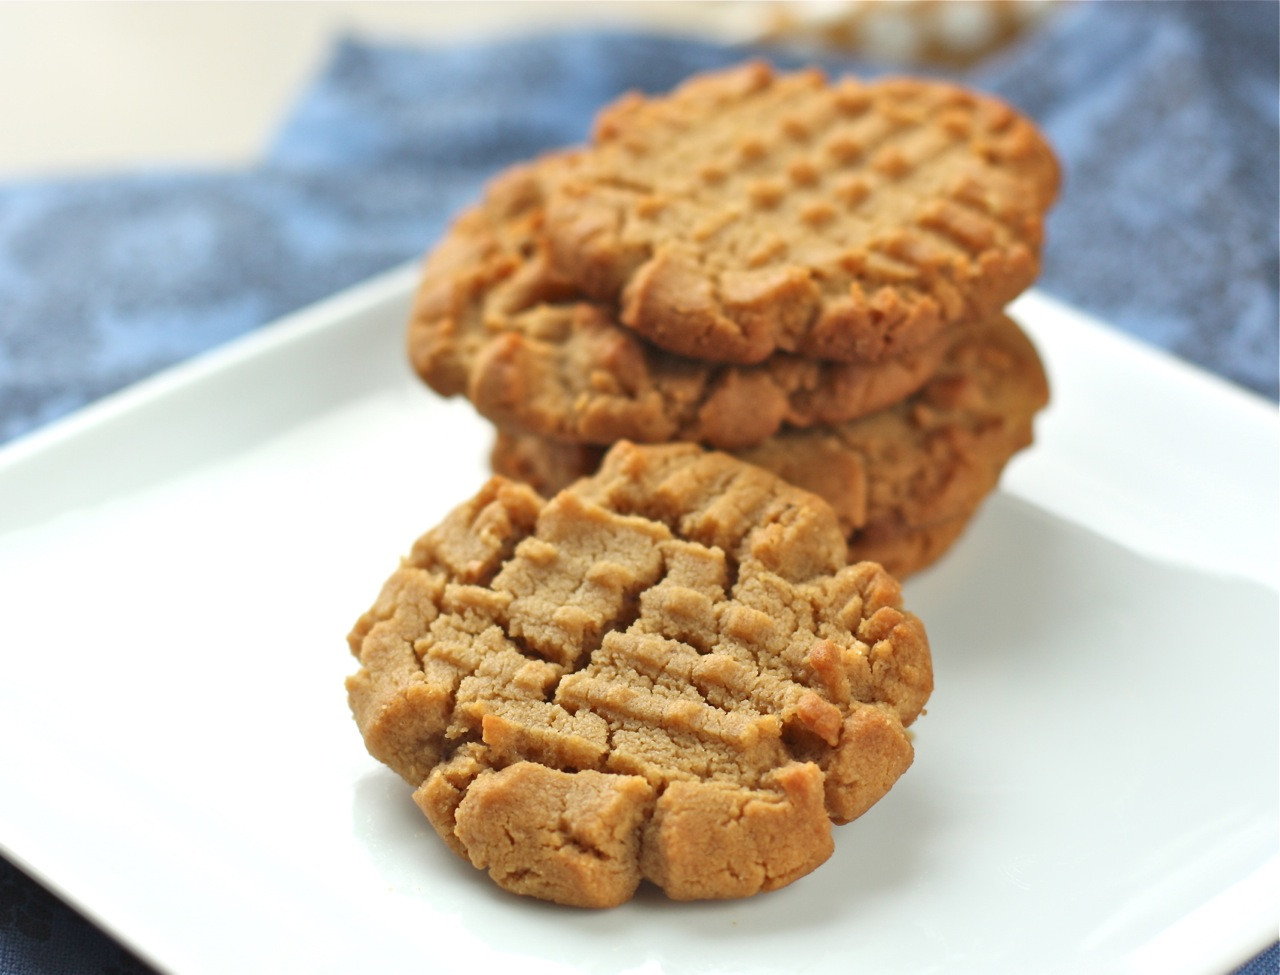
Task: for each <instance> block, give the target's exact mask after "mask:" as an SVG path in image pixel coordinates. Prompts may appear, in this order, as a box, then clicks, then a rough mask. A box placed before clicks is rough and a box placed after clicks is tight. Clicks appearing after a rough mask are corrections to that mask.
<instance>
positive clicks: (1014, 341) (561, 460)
mask: <svg viewBox="0 0 1280 975" xmlns="http://www.w3.org/2000/svg"><path fill="white" fill-rule="evenodd" d="M1048 398H1049V388H1048V379H1047V377H1046V375H1045V372H1044V367H1043V365H1042V363H1041V361H1040V357H1039V355H1038V354H1037V352H1036V349H1035V347H1034V346H1033V345H1032V343H1031V341H1030V339H1028V338H1027V336H1026V334H1025V333H1024V332H1023V331H1022V330H1021V328H1019V327H1018V325H1017V323H1016V322H1014V321H1013V320H1012V319H1010V318H1008V317H1007V316H1005V315H996V316H993V317H992V318H990V319H988V320H987V321H986V322H983V323H982V324H981V325H975V326H972V327H970V328H967V329H964V330H963V331H961V332H958V333H957V335H956V336H955V337H954V338H953V339H952V341H951V343H950V348H949V350H948V352H947V355H946V357H945V358H944V360H943V364H942V366H941V367H940V368H939V370H938V371H937V373H936V374H935V375H934V376H933V377H932V378H931V379H930V380H929V381H928V382H927V383H926V384H925V385H924V386H923V387H922V388H921V389H920V390H919V391H918V392H917V393H915V394H914V395H913V396H911V397H910V398H908V399H906V400H904V401H903V402H901V403H897V404H895V405H893V406H890V407H888V408H886V409H884V410H881V411H879V412H877V413H875V414H872V415H870V416H865V417H861V418H859V419H857V420H850V421H847V422H845V423H839V424H832V425H826V426H816V427H810V428H806V429H803V430H786V431H784V432H782V433H779V434H777V435H775V436H773V437H770V438H769V439H767V440H765V441H764V442H762V443H760V444H756V445H753V446H750V447H746V448H743V449H740V450H735V451H733V455H734V456H735V457H738V458H739V459H741V460H744V461H747V462H749V463H751V464H754V465H756V466H759V467H763V468H765V469H766V470H769V471H771V472H773V473H774V474H777V475H778V476H779V477H781V478H783V479H784V480H786V481H789V482H791V483H792V484H795V485H797V486H798V487H801V488H804V489H805V490H808V491H812V492H813V493H814V494H816V495H818V496H819V497H821V498H823V500H825V501H826V502H827V503H828V504H830V505H831V506H832V508H833V509H834V510H835V513H836V516H837V518H838V519H839V523H840V527H841V530H842V531H843V532H844V533H845V535H846V537H847V538H848V541H849V545H850V555H851V557H853V558H855V559H865V560H870V561H874V562H879V563H880V564H881V565H883V566H884V567H885V568H886V569H888V570H889V571H890V572H891V573H893V574H894V575H895V576H897V577H899V578H902V577H904V576H906V575H909V574H911V573H913V572H917V571H919V570H921V569H923V568H925V567H926V566H928V565H930V564H932V563H933V562H934V561H935V560H936V559H938V558H939V557H940V556H941V555H942V554H944V553H945V552H946V550H947V548H948V547H949V546H950V545H951V544H952V543H953V542H954V541H955V540H956V539H957V538H959V537H960V535H961V534H962V532H963V531H964V528H965V526H966V524H967V523H968V522H969V520H970V519H971V518H972V516H973V514H974V513H975V512H976V511H977V509H978V508H979V506H980V505H981V503H982V501H983V500H984V499H985V498H986V497H987V496H988V495H989V494H990V493H991V492H992V491H993V490H994V489H995V487H996V485H997V484H998V483H999V480H1000V476H1001V474H1002V473H1003V471H1004V468H1005V466H1006V465H1007V464H1008V462H1009V460H1010V459H1011V458H1012V457H1013V456H1014V455H1015V454H1017V452H1018V451H1020V450H1022V449H1024V448H1025V447H1027V446H1029V445H1030V444H1031V442H1032V439H1033V433H1034V430H1033V424H1034V420H1035V417H1036V415H1037V414H1038V413H1039V411H1040V410H1041V409H1043V408H1044V406H1045V405H1046V404H1047V402H1048ZM603 453H604V452H603V450H602V449H601V448H597V447H592V446H589V445H575V444H564V443H558V442H556V441H553V440H549V439H546V438H539V437H532V436H527V435H521V434H516V433H512V432H511V431H500V432H499V434H498V437H497V440H496V442H495V443H494V447H493V450H492V453H491V464H492V467H493V470H494V471H495V472H496V473H498V474H502V475H504V476H506V477H511V478H514V479H517V480H521V481H525V482H526V483H528V484H531V485H532V486H533V487H534V488H535V489H536V490H538V491H542V492H544V493H554V492H555V491H558V490H560V489H562V488H564V487H565V486H567V485H569V484H571V483H573V482H574V481H576V480H577V479H578V478H580V477H585V476H588V475H590V474H592V473H593V472H594V471H595V470H596V468H597V467H598V466H599V464H600V460H601V458H602V457H603Z"/></svg>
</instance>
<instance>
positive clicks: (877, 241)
mask: <svg viewBox="0 0 1280 975" xmlns="http://www.w3.org/2000/svg"><path fill="white" fill-rule="evenodd" d="M1058 185H1059V167H1058V164H1057V161H1056V159H1055V158H1054V155H1053V153H1052V151H1051V150H1050V148H1049V146H1048V145H1047V143H1046V142H1045V140H1044V139H1043V138H1042V137H1041V135H1040V133H1039V132H1038V130H1037V129H1036V127H1035V126H1034V125H1033V124H1032V123H1031V122H1030V121H1029V120H1028V119H1026V118H1025V117H1023V116H1022V115H1020V114H1019V113H1018V112H1016V111H1014V110H1013V109H1012V108H1010V107H1009V106H1008V105H1006V104H1005V103H1003V102H1001V101H998V100H997V99H995V98H992V97H989V96H986V95H983V94H980V93H978V92H975V91H972V90H969V89H966V88H962V87H959V86H956V85H952V84H946V83H943V82H939V81H930V80H924V79H918V78H886V79H878V80H871V81H859V80H856V79H853V78H842V79H839V80H836V81H832V80H828V78H827V77H826V76H825V75H824V74H822V73H821V72H819V71H817V70H807V71H800V72H796V73H791V74H783V73H778V72H776V71H774V70H773V69H772V68H770V67H769V66H768V65H766V64H764V63H761V62H752V63H747V64H744V65H740V66H737V67H734V68H731V69H728V70H725V71H720V72H712V73H707V74H703V75H698V76H695V77H694V78H692V79H690V80H688V81H686V82H685V83H684V84H682V85H680V86H679V87H677V88H676V89H674V90H673V91H672V92H671V93H669V94H667V95H664V96H658V97H645V96H642V95H639V94H632V95H628V96H624V97H623V98H621V99H619V100H618V101H617V102H615V103H614V104H613V105H611V106H609V107H607V108H606V109H605V110H604V111H602V112H601V114H600V116H599V117H598V119H597V123H596V126H595V131H594V136H593V138H592V141H591V143H590V145H589V146H588V147H587V148H586V149H585V150H584V151H583V153H582V155H581V158H580V160H579V163H578V165H577V166H576V167H575V171H574V173H573V174H572V175H571V176H570V177H569V178H567V179H565V180H562V181H560V183H559V184H558V186H557V187H556V191H555V193H554V194H552V195H551V197H550V199H549V200H548V202H547V207H546V210H547V227H546V234H547V239H548V241H549V244H550V251H551V257H552V262H553V264H554V265H555V267H556V268H557V269H558V270H559V271H560V272H562V273H563V274H564V275H565V276H566V277H567V278H568V279H569V280H571V281H572V282H573V283H574V284H575V285H576V286H577V287H578V288H580V289H581V290H582V291H583V292H584V293H585V294H587V295H588V296H590V297H591V298H594V299H596V300H600V301H606V302H611V303H617V305H618V306H619V308H620V312H619V319H620V321H621V322H622V323H623V324H625V325H626V326H628V327H630V328H632V329H634V330H635V331H636V332H637V333H639V334H641V335H643V336H645V337H646V338H647V339H649V340H650V341H652V342H654V343H655V344H657V345H659V346H661V347H663V348H666V349H669V350H671V351H673V352H676V353H679V354H681V355H685V356H692V357H697V358H702V359H708V360H713V361H727V362H737V363H751V362H760V361H762V360H764V359H765V358H767V357H768V356H770V355H772V354H774V353H775V352H778V351H787V352H793V353H796V354H798V355H801V356H805V357H809V358H818V359H836V360H842V361H859V362H879V361H883V360H885V359H887V358H892V357H895V356H899V355H902V354H904V353H906V352H907V351H908V350H911V349H916V348H920V347H922V346H924V345H926V344H927V343H929V342H930V341H931V340H933V339H934V338H935V337H936V336H937V335H938V334H939V333H940V332H942V331H943V330H945V329H947V328H950V327H953V326H955V325H958V324H963V323H966V322H972V321H980V320H982V319H984V318H985V317H987V316H988V315H990V314H991V313H992V312H994V311H996V310H998V309H1000V308H1002V307H1003V306H1004V305H1005V304H1007V303H1008V302H1009V301H1010V300H1011V299H1012V298H1013V297H1015V296H1016V295H1017V294H1019V293H1020V292H1021V291H1023V290H1024V289H1025V288H1026V287H1027V286H1028V285H1029V284H1030V283H1031V282H1032V281H1033V280H1034V279H1035V277H1036V275H1037V273H1038V270H1039V258H1040V249H1041V244H1042V236H1043V221H1044V216H1045V213H1046V211H1047V209H1048V208H1049V206H1050V205H1051V204H1052V202H1053V200H1054V199H1055V197H1056V195H1057V192H1058Z"/></svg>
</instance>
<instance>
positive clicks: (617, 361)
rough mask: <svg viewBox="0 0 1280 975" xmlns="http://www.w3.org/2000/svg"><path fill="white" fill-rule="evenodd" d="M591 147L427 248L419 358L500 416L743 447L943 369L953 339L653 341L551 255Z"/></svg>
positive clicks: (547, 425) (612, 435)
mask: <svg viewBox="0 0 1280 975" xmlns="http://www.w3.org/2000/svg"><path fill="white" fill-rule="evenodd" d="M581 158H582V157H581V155H580V154H578V153H575V152H561V153H554V154H550V155H547V156H544V157H543V158H541V159H538V160H536V161H534V162H531V163H527V164H522V165H518V166H513V167H511V168H510V169H508V170H506V171H505V172H503V173H502V174H500V175H499V176H498V177H497V178H495V179H494V180H493V181H491V183H490V184H489V186H488V188H487V190H486V192H485V195H484V198H483V199H482V200H481V201H480V202H479V203H478V204H477V205H475V206H473V207H471V208H469V209H468V210H466V211H465V212H464V213H462V214H461V215H460V216H459V217H458V218H457V219H456V220H455V221H454V223H453V225H452V226H451V227H450V229H449V231H448V232H447V233H446V234H445V235H444V237H443V238H442V239H441V240H440V241H439V243H438V244H437V245H436V246H435V247H434V248H433V250H432V252H431V253H430V254H429V255H428V257H427V260H426V262H425V265H424V268H423V274H422V280H421V283H420V285H419V288H418V292H417V295H416V299H415V303H414V309H413V314H412V316H411V320H410V324H409V358H410V361H411V363H412V364H413V367H414V369H415V371H416V372H417V373H418V375H419V376H420V377H422V379H423V380H425V381H426V382H427V384H428V385H430V386H431V387H432V388H433V389H434V390H435V391H436V392H438V393H440V394H441V395H444V396H453V395H458V394H461V395H465V396H466V397H467V398H468V399H469V400H470V401H471V403H472V404H473V405H474V406H475V407H476V409H477V410H478V411H479V412H480V413H481V414H482V415H483V416H485V417H487V418H488V419H490V420H492V421H493V422H494V423H496V424H498V425H499V426H502V427H505V428H507V429H510V430H518V431H521V432H523V433H526V434H533V435H536V436H540V437H548V438H552V439H555V440H560V441H565V442H569V443H591V444H600V445H608V444H611V443H613V442H614V441H616V440H621V439H626V440H634V441H640V442H647V443H661V442H665V441H671V440H691V441H697V442H700V443H704V444H708V445H710V446H713V447H723V448H733V447H743V446H747V445H750V444H753V443H759V442H760V441H761V440H764V439H765V438H766V437H768V436H770V435H771V434H773V433H775V432H777V431H778V430H779V429H780V428H782V427H783V426H784V425H786V426H809V425H812V424H815V423H830V422H835V421H838V420H846V419H850V418H852V417H855V416H861V415H863V414H866V413H870V412H873V411H874V410H877V409H880V408H881V407H883V406H886V405H888V404H889V403H892V402H895V401H897V400H899V399H901V398H902V397H904V396H906V395H907V394H909V393H910V392H912V391H913V390H914V389H916V388H918V387H919V386H920V384H921V383H923V382H924V381H925V380H926V379H927V378H928V377H929V376H930V375H931V374H932V373H933V371H934V370H935V369H936V368H937V365H938V362H939V361H940V359H941V357H942V353H943V350H944V348H945V343H944V342H942V341H934V342H932V343H929V344H926V345H924V346H923V347H921V348H917V349H912V350H910V351H908V352H906V353H905V354H903V355H900V356H896V357H893V358H889V359H886V360H885V361H883V362H878V363H874V364H868V363H845V362H820V361H817V360H813V359H805V358H802V357H799V356H794V355H789V354H786V353H777V354H775V355H771V356H769V357H768V358H766V359H765V360H764V361H763V362H760V363H757V364H755V365H745V366H739V365H732V364H726V363H711V362H705V361H700V360H695V359H689V358H685V357H682V356H678V355H675V354H673V353H671V352H667V351H665V350H663V349H660V348H658V347H657V346H654V345H652V344H651V343H649V342H647V341H645V340H644V339H643V338H641V337H640V336H639V335H637V334H636V333H635V332H633V331H632V330H630V329H628V328H626V327H625V326H623V325H621V324H619V322H618V319H617V310H616V309H615V308H613V307H611V306H610V305H608V304H606V303H603V302H596V301H591V300H589V299H588V298H587V297H586V296H584V295H583V294H582V293H581V292H580V291H578V289H577V288H576V287H575V286H574V285H573V284H572V283H571V282H570V281H569V280H567V279H566V278H565V276H564V275H562V274H559V273H558V272H557V271H556V270H555V269H554V268H553V267H552V266H551V264H550V261H549V253H548V249H547V245H546V241H545V239H544V236H543V227H544V223H545V220H544V213H543V206H544V203H545V201H546V197H547V195H548V193H550V192H552V189H553V188H554V186H555V185H556V184H557V183H558V182H559V181H561V180H563V179H566V178H569V177H571V176H572V174H573V173H574V172H575V171H576V169H577V167H578V165H579V164H580V162H581Z"/></svg>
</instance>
